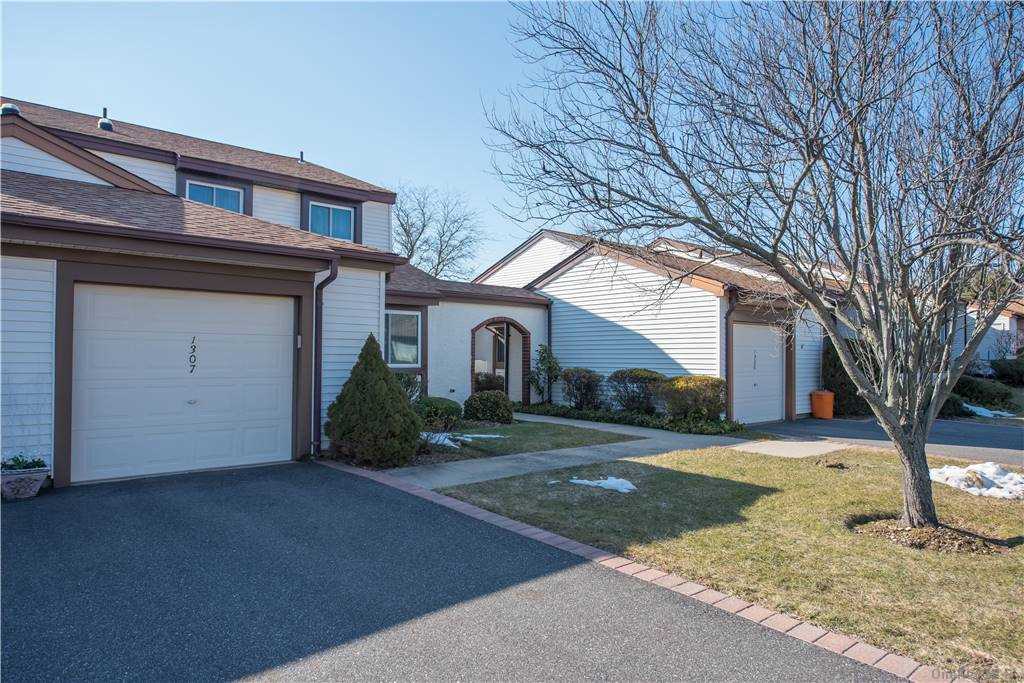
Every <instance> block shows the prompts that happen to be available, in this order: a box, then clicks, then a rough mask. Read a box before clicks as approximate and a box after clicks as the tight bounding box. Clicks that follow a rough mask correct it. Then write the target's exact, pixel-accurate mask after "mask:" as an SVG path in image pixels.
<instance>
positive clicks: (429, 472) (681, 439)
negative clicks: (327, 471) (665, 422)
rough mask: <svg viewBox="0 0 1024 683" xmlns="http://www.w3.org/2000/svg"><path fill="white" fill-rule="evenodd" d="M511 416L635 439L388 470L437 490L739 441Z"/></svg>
mask: <svg viewBox="0 0 1024 683" xmlns="http://www.w3.org/2000/svg"><path fill="white" fill-rule="evenodd" d="M515 417H516V419H517V420H521V421H523V422H549V423H552V424H561V425H570V426H572V427H583V428H585V429H595V430H598V431H602V432H614V433H616V434H628V435H630V436H636V437H639V438H638V439H636V440H635V441H623V442H620V443H610V444H601V445H596V446H578V447H575V448H560V449H557V450H552V451H536V452H533V453H515V454H513V455H499V456H496V457H493V458H476V459H474V460H459V461H456V462H442V463H436V464H433V465H417V466H415V467H402V468H399V469H396V470H390V471H389V472H388V474H389V475H391V476H392V477H395V478H396V479H400V480H402V481H404V482H406V483H409V484H415V485H417V486H422V487H423V488H426V489H440V488H445V487H448V486H458V485H460V484H473V483H475V482H478V481H490V480H491V479H503V478H505V477H515V476H519V475H520V474H530V473H532V472H543V471H544V470H557V469H560V468H562V467H573V466H576V465H589V464H591V463H595V462H608V461H610V460H619V459H621V458H634V457H643V456H648V455H660V454H662V453H669V452H671V451H680V450H692V449H697V448H709V447H712V446H734V445H736V444H741V443H744V440H743V439H734V438H731V437H726V436H703V435H699V434H677V433H676V432H667V431H664V430H662V429H648V428H646V427H631V426H628V425H613V424H605V423H603V422H588V421H586V420H570V419H567V418H562V417H548V416H546V415H527V414H525V413H516V415H515Z"/></svg>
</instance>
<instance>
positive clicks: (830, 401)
mask: <svg viewBox="0 0 1024 683" xmlns="http://www.w3.org/2000/svg"><path fill="white" fill-rule="evenodd" d="M835 401H836V395H835V394H833V393H832V392H831V391H812V392H811V415H813V416H814V417H816V418H818V419H819V420H831V419H832V410H833V408H834V407H835Z"/></svg>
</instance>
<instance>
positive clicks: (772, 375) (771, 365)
mask: <svg viewBox="0 0 1024 683" xmlns="http://www.w3.org/2000/svg"><path fill="white" fill-rule="evenodd" d="M732 360H733V363H734V365H733V371H732V380H733V393H732V396H733V400H732V415H733V419H734V420H736V421H737V422H744V423H748V424H749V423H754V422H771V421H773V420H781V419H782V418H783V416H784V404H783V401H784V399H783V397H784V393H785V392H784V382H785V379H784V377H783V374H784V370H783V369H784V367H785V361H784V358H783V343H782V333H781V331H780V330H778V329H776V328H774V327H771V326H769V325H744V324H736V325H734V326H733V342H732Z"/></svg>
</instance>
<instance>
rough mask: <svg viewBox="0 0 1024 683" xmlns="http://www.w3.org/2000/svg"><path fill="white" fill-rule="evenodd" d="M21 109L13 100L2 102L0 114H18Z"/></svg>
mask: <svg viewBox="0 0 1024 683" xmlns="http://www.w3.org/2000/svg"><path fill="white" fill-rule="evenodd" d="M20 113H21V110H20V109H18V105H16V104H15V103H14V102H4V103H3V104H2V105H0V115H5V114H20Z"/></svg>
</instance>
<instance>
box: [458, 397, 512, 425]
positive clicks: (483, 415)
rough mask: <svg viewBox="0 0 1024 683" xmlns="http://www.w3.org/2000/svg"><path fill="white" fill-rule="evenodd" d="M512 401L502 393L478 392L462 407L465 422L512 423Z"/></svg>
mask: <svg viewBox="0 0 1024 683" xmlns="http://www.w3.org/2000/svg"><path fill="white" fill-rule="evenodd" d="M512 409H513V405H512V401H510V400H509V398H508V396H506V395H505V392H504V391H478V392H477V393H475V394H473V395H472V396H470V397H469V398H467V399H466V402H465V403H464V404H463V405H462V414H463V415H464V416H465V418H466V419H467V420H479V421H481V422H504V423H506V424H509V423H511V422H512Z"/></svg>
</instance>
